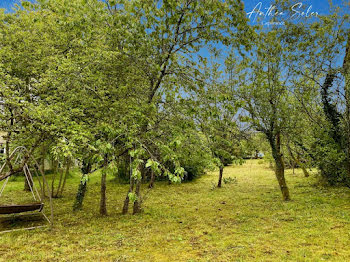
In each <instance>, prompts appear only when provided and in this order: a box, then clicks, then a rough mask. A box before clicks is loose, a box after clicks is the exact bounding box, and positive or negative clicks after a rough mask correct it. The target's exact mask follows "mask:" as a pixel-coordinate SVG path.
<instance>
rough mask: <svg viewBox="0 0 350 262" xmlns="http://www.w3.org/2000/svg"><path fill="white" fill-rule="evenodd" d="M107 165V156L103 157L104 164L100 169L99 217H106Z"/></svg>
mask: <svg viewBox="0 0 350 262" xmlns="http://www.w3.org/2000/svg"><path fill="white" fill-rule="evenodd" d="M107 164H108V158H107V155H105V157H104V164H103V169H102V177H101V200H100V215H102V216H107V205H106V176H107V172H106V171H107V170H106V168H107Z"/></svg>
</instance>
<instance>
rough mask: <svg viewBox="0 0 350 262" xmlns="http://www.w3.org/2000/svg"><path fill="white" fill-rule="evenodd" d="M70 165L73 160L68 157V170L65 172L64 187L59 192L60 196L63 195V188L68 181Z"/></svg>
mask: <svg viewBox="0 0 350 262" xmlns="http://www.w3.org/2000/svg"><path fill="white" fill-rule="evenodd" d="M70 165H71V161H70V160H69V159H67V162H66V172H65V175H64V179H63V184H62V187H61V189H60V191H59V192H58V193H57V194H58V195H59V196H60V197H62V196H63V190H64V187H65V186H66V181H67V177H68V175H69V170H70Z"/></svg>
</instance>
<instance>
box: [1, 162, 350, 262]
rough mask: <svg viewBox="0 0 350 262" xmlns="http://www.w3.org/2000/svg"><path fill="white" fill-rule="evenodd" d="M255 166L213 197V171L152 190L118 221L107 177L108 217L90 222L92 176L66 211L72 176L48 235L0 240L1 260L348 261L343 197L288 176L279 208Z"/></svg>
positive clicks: (18, 193)
mask: <svg viewBox="0 0 350 262" xmlns="http://www.w3.org/2000/svg"><path fill="white" fill-rule="evenodd" d="M258 162H259V161H255V160H253V161H248V162H247V163H246V164H244V165H243V166H234V167H227V168H226V169H225V171H224V177H232V178H233V177H236V178H237V182H236V183H229V184H224V185H223V188H221V189H218V188H215V189H213V183H216V181H217V173H210V174H208V175H206V176H203V177H202V178H200V179H198V180H196V181H194V182H191V183H183V184H180V185H168V184H167V183H166V182H164V183H157V184H156V187H155V188H154V189H153V190H152V191H151V193H150V194H149V195H148V199H147V200H146V201H145V203H144V212H143V213H142V214H141V215H138V216H132V215H126V216H122V215H121V214H120V213H121V207H122V201H123V199H124V197H125V195H126V192H127V185H120V184H117V183H115V182H113V181H112V179H113V177H110V178H109V179H110V180H109V181H108V187H107V191H108V192H107V194H108V211H109V215H108V216H107V217H100V216H99V215H98V207H99V175H98V174H94V175H92V176H91V179H90V181H89V185H88V186H89V188H88V192H87V196H86V199H85V202H84V207H83V210H82V211H79V212H77V213H73V212H72V211H71V210H72V203H73V199H74V196H75V192H76V189H77V185H78V181H79V176H78V175H75V176H74V177H72V178H71V179H70V180H69V181H68V186H67V188H66V192H65V195H64V198H61V199H55V200H54V213H55V226H54V228H53V229H52V230H49V229H41V230H40V229H36V230H31V231H18V232H12V233H6V234H2V235H0V261H30V260H32V261H322V260H328V261H350V191H349V189H347V188H325V187H321V186H317V183H316V182H317V178H316V177H314V176H311V177H309V178H305V177H304V176H303V174H302V172H301V170H296V173H295V175H293V174H292V172H291V171H290V170H287V175H286V177H287V182H288V185H289V187H290V192H291V197H292V201H290V202H283V201H282V200H281V194H280V191H279V189H278V185H277V181H276V179H275V177H274V174H273V172H272V170H270V169H268V167H267V166H266V165H264V164H259V163H258ZM22 188H23V182H22V181H14V182H11V183H9V184H8V186H7V188H6V190H5V192H4V197H2V198H0V203H3V202H1V201H5V200H6V201H7V202H9V201H13V202H16V200H18V201H19V199H20V198H22V200H23V196H24V193H23V190H22ZM14 224H15V223H13V222H12V223H11V224H10V225H9V224H5V225H7V226H10V228H11V227H12V226H14ZM15 226H16V225H15ZM1 229H4V227H2V228H1Z"/></svg>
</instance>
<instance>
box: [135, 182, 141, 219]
mask: <svg viewBox="0 0 350 262" xmlns="http://www.w3.org/2000/svg"><path fill="white" fill-rule="evenodd" d="M135 195H136V200H135V202H134V208H133V215H135V214H139V213H141V203H142V199H141V180H140V179H137V180H136V189H135Z"/></svg>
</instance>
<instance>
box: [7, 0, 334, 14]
mask: <svg viewBox="0 0 350 262" xmlns="http://www.w3.org/2000/svg"><path fill="white" fill-rule="evenodd" d="M18 2H19V0H0V8H5V9H7V11H10V10H11V7H13V5H14V4H15V3H18ZM243 2H244V4H245V7H246V11H248V10H251V9H253V8H254V6H255V5H256V4H257V3H259V2H262V3H263V5H264V6H267V5H268V3H269V2H270V1H269V0H245V1H243ZM298 2H302V3H303V4H305V5H312V9H313V10H315V11H318V12H321V13H323V14H324V13H327V12H328V10H329V4H328V0H304V1H302V0H295V3H298ZM333 3H334V4H335V5H338V4H340V3H341V0H333Z"/></svg>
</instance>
